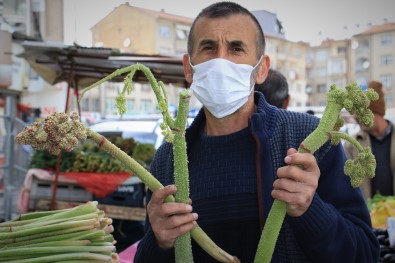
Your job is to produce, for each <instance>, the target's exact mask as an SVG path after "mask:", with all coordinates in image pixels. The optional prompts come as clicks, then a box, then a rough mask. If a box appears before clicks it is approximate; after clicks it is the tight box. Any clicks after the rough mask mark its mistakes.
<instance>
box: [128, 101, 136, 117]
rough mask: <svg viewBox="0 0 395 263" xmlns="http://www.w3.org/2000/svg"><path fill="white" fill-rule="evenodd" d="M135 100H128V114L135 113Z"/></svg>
mask: <svg viewBox="0 0 395 263" xmlns="http://www.w3.org/2000/svg"><path fill="white" fill-rule="evenodd" d="M134 104H135V103H134V99H126V114H132V113H134Z"/></svg>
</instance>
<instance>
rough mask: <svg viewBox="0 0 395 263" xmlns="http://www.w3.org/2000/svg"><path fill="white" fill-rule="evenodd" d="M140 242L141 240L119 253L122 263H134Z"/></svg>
mask: <svg viewBox="0 0 395 263" xmlns="http://www.w3.org/2000/svg"><path fill="white" fill-rule="evenodd" d="M139 242H140V240H139V241H136V242H135V243H134V244H133V245H131V246H130V247H128V248H127V249H125V250H124V251H122V252H121V253H119V259H120V263H133V260H134V255H135V254H136V251H137V245H138V244H139Z"/></svg>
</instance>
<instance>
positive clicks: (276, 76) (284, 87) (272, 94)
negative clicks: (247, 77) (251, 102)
mask: <svg viewBox="0 0 395 263" xmlns="http://www.w3.org/2000/svg"><path fill="white" fill-rule="evenodd" d="M255 90H257V91H260V92H262V93H263V95H265V99H266V101H267V102H268V103H269V104H272V105H273V106H276V107H277V108H280V109H287V108H288V104H289V101H290V99H291V96H290V95H289V91H288V82H287V79H286V78H285V76H284V75H283V74H281V72H279V71H277V70H274V69H269V73H268V75H267V78H266V80H265V81H264V82H263V83H262V84H258V83H255Z"/></svg>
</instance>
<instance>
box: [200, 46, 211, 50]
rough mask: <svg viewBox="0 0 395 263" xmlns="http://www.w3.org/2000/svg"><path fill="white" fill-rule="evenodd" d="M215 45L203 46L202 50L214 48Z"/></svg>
mask: <svg viewBox="0 0 395 263" xmlns="http://www.w3.org/2000/svg"><path fill="white" fill-rule="evenodd" d="M212 49H213V47H212V46H204V47H202V50H212Z"/></svg>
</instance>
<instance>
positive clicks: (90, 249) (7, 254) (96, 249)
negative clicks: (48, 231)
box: [0, 245, 115, 258]
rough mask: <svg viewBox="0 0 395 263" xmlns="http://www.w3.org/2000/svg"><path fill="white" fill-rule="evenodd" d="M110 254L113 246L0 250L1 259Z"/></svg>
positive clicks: (113, 248)
mask: <svg viewBox="0 0 395 263" xmlns="http://www.w3.org/2000/svg"><path fill="white" fill-rule="evenodd" d="M106 251H108V252H111V251H115V246H113V245H111V246H79V245H77V246H63V247H58V246H54V247H53V246H48V247H18V248H10V249H7V250H4V249H3V250H0V258H1V257H10V256H12V255H14V254H19V255H32V256H33V255H34V256H39V255H40V254H57V253H73V252H106Z"/></svg>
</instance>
